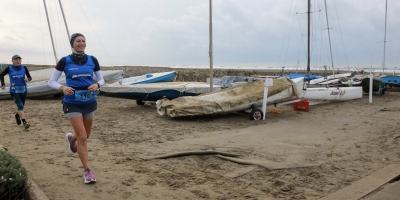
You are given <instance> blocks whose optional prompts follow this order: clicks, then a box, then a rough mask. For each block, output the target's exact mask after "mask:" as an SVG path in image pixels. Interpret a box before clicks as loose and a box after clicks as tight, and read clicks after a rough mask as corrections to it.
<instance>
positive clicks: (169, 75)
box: [114, 71, 175, 85]
mask: <svg viewBox="0 0 400 200" xmlns="http://www.w3.org/2000/svg"><path fill="white" fill-rule="evenodd" d="M174 76H175V71H170V72H159V73H150V74H145V75H141V76H134V77H129V78H124V79H122V80H120V81H118V82H115V83H114V84H129V85H134V84H147V83H158V82H169V81H172V79H173V78H174Z"/></svg>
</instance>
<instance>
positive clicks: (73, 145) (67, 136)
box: [65, 133, 78, 153]
mask: <svg viewBox="0 0 400 200" xmlns="http://www.w3.org/2000/svg"><path fill="white" fill-rule="evenodd" d="M65 140H67V142H68V147H69V149H71V151H72V153H76V152H77V151H78V145H77V144H76V141H72V133H67V134H65Z"/></svg>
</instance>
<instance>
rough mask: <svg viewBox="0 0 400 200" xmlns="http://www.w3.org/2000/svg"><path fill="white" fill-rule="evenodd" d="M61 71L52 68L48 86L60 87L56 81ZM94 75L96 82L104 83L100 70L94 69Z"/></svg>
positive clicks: (57, 88)
mask: <svg viewBox="0 0 400 200" xmlns="http://www.w3.org/2000/svg"><path fill="white" fill-rule="evenodd" d="M62 73H63V72H62V71H58V70H57V69H54V71H53V74H52V75H51V77H50V80H49V82H48V83H47V84H48V85H49V86H50V87H52V88H54V89H56V90H59V89H60V87H61V86H62V85H61V84H60V83H58V82H57V81H58V79H59V78H60V76H61V75H62ZM94 75H95V76H96V77H97V80H98V81H97V83H98V84H100V86H102V85H104V83H105V81H104V78H103V74H102V73H101V70H99V71H95V72H94Z"/></svg>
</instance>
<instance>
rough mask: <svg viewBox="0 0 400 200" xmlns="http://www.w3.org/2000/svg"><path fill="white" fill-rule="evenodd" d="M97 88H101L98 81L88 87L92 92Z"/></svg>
mask: <svg viewBox="0 0 400 200" xmlns="http://www.w3.org/2000/svg"><path fill="white" fill-rule="evenodd" d="M97 89H99V88H98V85H97V83H95V84H92V85H90V86H89V87H88V90H89V91H90V92H95V91H96V90H97Z"/></svg>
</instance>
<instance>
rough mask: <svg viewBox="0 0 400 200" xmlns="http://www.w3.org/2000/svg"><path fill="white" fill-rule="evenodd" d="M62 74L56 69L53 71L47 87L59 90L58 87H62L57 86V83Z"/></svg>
mask: <svg viewBox="0 0 400 200" xmlns="http://www.w3.org/2000/svg"><path fill="white" fill-rule="evenodd" d="M61 74H62V71H58V70H57V69H54V71H53V74H52V75H51V77H50V80H49V83H48V85H49V86H50V87H52V88H54V89H56V90H60V87H61V86H62V85H61V84H59V83H58V82H57V81H58V79H59V78H60V76H61Z"/></svg>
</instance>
